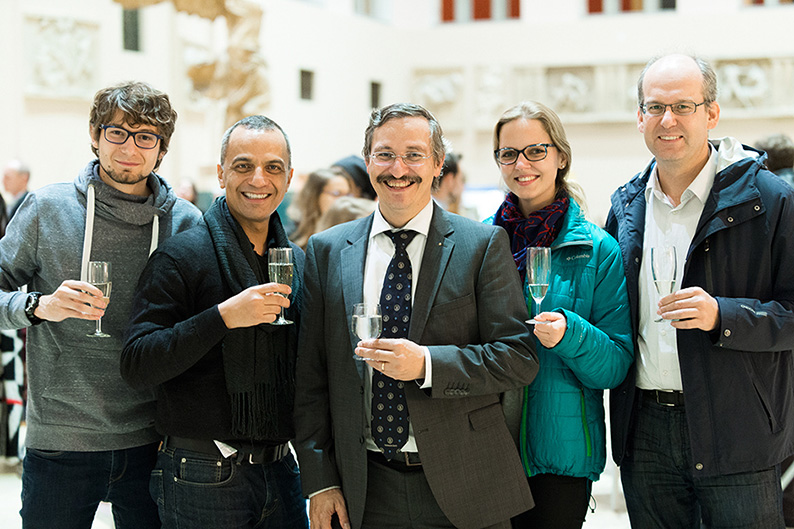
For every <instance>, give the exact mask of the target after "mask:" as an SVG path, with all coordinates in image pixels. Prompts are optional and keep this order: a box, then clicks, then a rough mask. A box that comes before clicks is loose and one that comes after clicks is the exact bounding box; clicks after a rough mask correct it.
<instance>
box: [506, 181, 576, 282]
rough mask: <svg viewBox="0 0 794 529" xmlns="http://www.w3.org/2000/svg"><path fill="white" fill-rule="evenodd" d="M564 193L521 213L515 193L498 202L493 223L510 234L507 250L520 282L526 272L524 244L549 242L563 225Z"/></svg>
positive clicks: (543, 244) (537, 244)
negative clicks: (529, 211)
mask: <svg viewBox="0 0 794 529" xmlns="http://www.w3.org/2000/svg"><path fill="white" fill-rule="evenodd" d="M568 203H569V199H568V197H567V196H562V197H558V198H557V199H556V200H555V201H554V202H552V203H551V204H549V205H548V206H546V207H545V208H542V209H539V210H537V211H533V212H532V213H530V214H529V216H528V217H524V214H523V213H521V210H520V209H519V208H518V197H517V196H515V195H514V194H513V193H508V194H507V196H506V197H505V201H504V202H502V205H501V206H499V209H498V210H497V211H496V215H495V216H494V221H493V223H494V224H495V225H497V226H501V227H503V228H504V229H505V230H506V231H507V235H508V237H510V250H511V251H512V252H513V259H515V262H516V266H517V267H518V273H519V275H520V276H521V282H522V283H523V281H524V278H525V277H526V275H527V248H528V247H530V246H551V243H553V242H554V239H556V238H557V235H559V233H560V230H561V229H562V220H563V217H564V216H565V213H566V212H567V211H568Z"/></svg>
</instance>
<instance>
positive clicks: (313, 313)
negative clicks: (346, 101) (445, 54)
mask: <svg viewBox="0 0 794 529" xmlns="http://www.w3.org/2000/svg"><path fill="white" fill-rule="evenodd" d="M444 143H445V140H444V138H443V134H442V131H441V127H440V125H439V124H438V122H437V121H436V120H435V118H434V117H433V116H432V115H431V114H430V113H429V112H428V111H427V110H425V109H424V108H422V107H420V106H417V105H411V104H396V105H391V106H388V107H385V108H383V109H380V110H375V111H373V113H372V115H371V117H370V123H369V127H368V128H367V130H366V133H365V143H364V149H363V154H364V158H365V159H366V163H367V171H368V172H369V176H370V180H371V182H372V184H373V187H374V188H375V191H376V192H377V195H378V209H377V210H376V211H375V213H373V214H372V215H370V216H368V217H366V218H364V219H360V220H357V221H353V222H351V223H347V224H343V225H340V226H336V227H334V228H331V229H329V230H327V231H325V232H322V233H319V234H316V235H314V236H313V237H312V238H311V239H310V240H309V245H308V249H307V258H306V271H305V287H304V293H305V304H304V307H305V310H304V312H303V321H302V325H301V334H300V341H299V348H298V367H297V381H298V382H297V390H296V404H295V408H296V430H297V438H296V448H297V451H298V458H299V461H300V465H301V480H302V483H303V491H304V493H305V494H306V495H307V496H308V497H309V498H310V509H309V515H310V521H311V526H312V527H313V528H317V529H329V528H331V527H340V526H341V527H345V528H350V527H353V528H355V529H359V528H369V529H374V528H383V527H395V526H398V527H449V528H452V527H460V528H463V529H480V528H485V527H494V528H509V527H510V522H509V520H510V517H511V516H514V515H516V514H518V513H520V512H523V511H525V510H527V509H529V508H530V507H532V505H533V503H532V498H531V495H530V493H529V488H528V486H527V482H526V479H525V478H524V475H523V471H522V469H521V462H520V459H519V456H518V452H517V451H516V448H515V444H514V443H513V442H512V440H511V437H510V434H509V432H508V430H507V426H506V425H505V422H504V416H503V413H502V409H501V406H500V402H499V394H500V393H501V392H503V391H506V390H508V389H511V388H515V387H519V386H524V385H526V384H528V383H529V382H531V381H532V379H533V378H534V377H535V374H536V373H537V370H538V364H537V356H536V354H535V350H534V344H533V342H532V340H531V338H530V335H529V333H528V331H527V326H526V324H525V323H524V319H526V306H525V305H524V302H523V299H522V295H521V287H520V284H519V279H518V275H517V272H516V268H515V265H514V264H513V260H512V257H511V254H510V249H509V246H508V242H507V236H506V234H505V232H504V231H503V230H502V229H501V228H495V227H493V226H487V225H484V224H479V223H476V222H473V221H471V220H468V219H464V218H462V217H459V216H457V215H451V214H449V213H447V212H445V211H444V210H443V209H442V208H440V207H438V206H437V205H435V204H434V202H433V201H432V200H431V188H432V186H433V181H434V179H435V178H437V177H438V176H439V174H440V172H441V167H442V165H443V162H444V154H445V150H446V149H445V144H444ZM361 302H364V303H369V304H375V303H380V305H381V309H382V313H383V332H382V334H381V335H380V338H376V339H367V340H362V341H359V340H358V338H357V337H356V336H354V335H353V334H352V333H351V330H350V328H351V324H350V322H351V315H352V308H353V305H354V304H356V303H361ZM354 353H355V355H354ZM354 356H355V359H354Z"/></svg>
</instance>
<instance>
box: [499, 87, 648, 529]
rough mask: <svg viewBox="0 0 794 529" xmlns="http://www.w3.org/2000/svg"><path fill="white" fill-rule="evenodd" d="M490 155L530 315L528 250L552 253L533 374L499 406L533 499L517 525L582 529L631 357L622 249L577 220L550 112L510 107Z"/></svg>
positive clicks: (575, 191)
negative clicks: (613, 396)
mask: <svg viewBox="0 0 794 529" xmlns="http://www.w3.org/2000/svg"><path fill="white" fill-rule="evenodd" d="M494 157H495V159H496V163H497V166H498V167H499V169H500V171H501V174H502V179H503V181H504V184H505V185H506V186H507V188H508V189H509V192H508V194H507V197H506V198H505V200H504V202H503V203H502V205H501V206H500V207H499V209H498V210H497V212H496V215H495V216H494V217H491V219H489V221H490V222H492V223H493V224H495V225H497V226H501V227H503V228H504V229H505V230H506V231H507V234H508V236H509V238H510V245H511V249H512V251H513V258H514V260H515V264H516V266H517V267H518V271H519V275H520V276H521V279H522V281H523V288H524V298H525V299H526V302H527V313H528V315H529V316H532V314H533V311H532V310H531V309H532V304H533V300H532V296H531V295H530V290H529V284H528V283H529V281H528V279H529V277H528V274H527V254H528V248H529V247H538V246H540V247H551V281H550V283H549V286H548V291H547V293H546V296H545V297H544V298H543V301H542V303H541V306H540V308H539V310H538V311H536V312H540V314H538V315H537V316H535V319H536V320H538V323H536V324H535V325H534V331H533V333H534V335H535V337H536V338H537V341H538V345H539V347H538V348H537V350H538V357H539V359H540V371H539V372H538V376H537V377H536V378H535V380H534V381H533V382H532V383H531V384H530V385H528V386H526V387H524V388H523V389H521V390H518V391H517V392H516V391H514V392H510V393H508V394H506V395H505V401H504V405H505V414H506V415H507V417H508V424H512V425H513V428H512V429H513V431H514V432H516V430H518V447H519V451H520V453H521V460H522V463H523V465H524V470H525V472H526V475H527V476H528V481H529V487H530V490H531V491H532V497H533V498H534V499H535V507H534V508H533V509H531V510H529V511H527V512H525V513H524V514H521V515H519V516H517V517H516V518H514V519H513V527H514V528H522V529H523V528H527V529H528V528H535V527H542V528H544V529H557V528H560V529H563V528H565V529H573V528H576V529H579V528H581V527H582V523H583V522H584V520H585V515H586V513H587V505H588V503H589V500H590V492H591V487H592V482H593V481H596V480H598V478H599V476H600V474H601V472H603V470H604V466H605V464H606V424H605V421H604V397H603V393H604V390H605V389H610V388H614V387H616V386H617V385H618V384H620V383H621V382H622V381H623V379H624V378H625V376H626V372H627V371H628V368H629V366H630V365H631V363H632V361H633V346H632V341H631V322H630V320H629V304H628V303H629V300H628V294H627V292H626V278H625V275H624V273H623V264H622V261H621V259H620V250H619V248H618V244H617V242H616V241H615V240H614V239H613V238H612V237H610V236H609V235H608V234H607V233H606V232H604V231H603V230H602V229H601V228H599V227H597V226H596V225H595V224H593V223H592V222H590V221H588V220H587V219H586V218H585V216H584V213H583V211H582V205H583V204H584V195H583V192H582V190H581V188H580V187H579V186H578V185H577V184H575V183H573V182H571V181H569V180H568V179H567V176H568V174H569V171H570V167H571V147H570V144H569V143H568V140H567V138H566V135H565V129H564V128H563V126H562V123H561V122H560V118H559V117H558V116H557V114H556V113H554V111H553V110H551V109H550V108H548V107H546V106H545V105H542V104H540V103H536V102H533V101H527V102H523V103H520V104H519V105H516V106H514V107H512V108H510V109H508V110H507V111H505V113H504V114H502V117H501V118H500V119H499V121H498V122H497V124H496V127H495V128H494ZM540 309H542V310H540ZM517 424H518V425H520V426H519V427H518V428H516V425H517Z"/></svg>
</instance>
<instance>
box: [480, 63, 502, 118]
mask: <svg viewBox="0 0 794 529" xmlns="http://www.w3.org/2000/svg"><path fill="white" fill-rule="evenodd" d="M509 82H510V75H509V73H508V72H507V71H506V69H505V68H502V67H498V66H488V67H485V68H482V69H481V70H479V71H478V74H477V93H476V98H475V102H476V114H475V115H476V116H477V123H476V124H477V125H478V126H482V127H493V124H494V123H495V122H496V120H497V119H498V117H499V116H500V115H501V114H502V112H504V111H505V110H507V107H508V106H510V104H508V102H507V101H506V97H505V84H506V83H509Z"/></svg>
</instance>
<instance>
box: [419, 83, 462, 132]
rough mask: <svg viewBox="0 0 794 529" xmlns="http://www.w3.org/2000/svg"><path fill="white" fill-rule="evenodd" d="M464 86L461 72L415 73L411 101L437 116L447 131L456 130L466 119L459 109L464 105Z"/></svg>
mask: <svg viewBox="0 0 794 529" xmlns="http://www.w3.org/2000/svg"><path fill="white" fill-rule="evenodd" d="M464 84H465V83H464V78H463V74H462V73H461V72H459V71H449V70H440V71H433V72H422V71H420V72H414V82H413V87H412V89H411V100H412V101H413V102H415V103H417V104H419V105H422V106H423V107H425V108H427V109H428V110H430V111H431V112H432V113H433V114H435V116H436V118H437V119H438V120H439V121H441V122H442V123H443V124H444V129H445V130H447V129H454V128H456V127H459V126H461V125H462V124H463V123H464V121H463V120H464V119H465V116H463V115H462V114H463V112H462V111H461V109H460V108H459V107H460V106H461V105H462V104H463V98H462V94H463V90H464Z"/></svg>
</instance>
